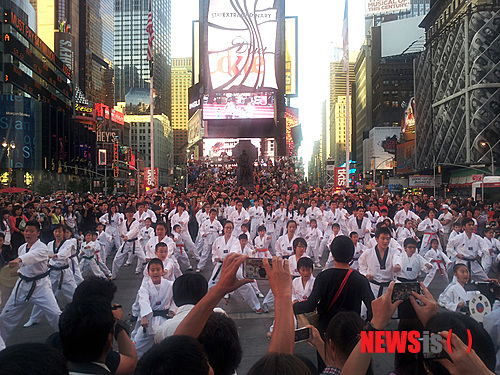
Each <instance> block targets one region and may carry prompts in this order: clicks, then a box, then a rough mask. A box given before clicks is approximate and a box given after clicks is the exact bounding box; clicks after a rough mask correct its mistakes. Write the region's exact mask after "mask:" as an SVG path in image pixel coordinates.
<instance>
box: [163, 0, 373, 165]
mask: <svg viewBox="0 0 500 375" xmlns="http://www.w3.org/2000/svg"><path fill="white" fill-rule="evenodd" d="M344 4H345V1H344V0H315V1H304V0H286V9H285V12H286V15H287V16H298V22H299V43H298V51H299V96H298V98H296V99H292V106H294V107H298V108H299V116H300V119H299V120H300V123H301V124H302V134H303V136H304V140H303V141H302V146H301V147H300V149H299V156H302V157H303V158H304V162H305V163H307V161H308V160H309V159H310V157H311V152H312V148H313V144H314V141H316V140H319V137H320V133H321V103H322V101H323V100H326V101H327V110H328V106H329V99H328V98H329V80H330V78H329V62H330V51H331V49H332V47H333V46H340V47H341V46H342V20H343V17H344ZM364 7H365V5H364V1H363V0H349V9H350V11H349V40H350V42H349V44H350V50H351V51H354V50H358V49H359V47H360V46H361V44H362V43H363V36H364V9H365V8H364ZM197 19H198V0H172V57H189V56H191V54H192V52H191V51H192V48H191V46H192V35H191V22H192V21H193V20H197ZM311 130H312V131H311ZM306 165H307V164H306Z"/></svg>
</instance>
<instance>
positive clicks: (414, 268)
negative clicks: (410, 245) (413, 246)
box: [393, 251, 427, 280]
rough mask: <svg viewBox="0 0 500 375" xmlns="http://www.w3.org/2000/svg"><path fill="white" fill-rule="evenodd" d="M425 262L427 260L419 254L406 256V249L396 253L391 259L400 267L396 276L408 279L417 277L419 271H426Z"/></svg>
mask: <svg viewBox="0 0 500 375" xmlns="http://www.w3.org/2000/svg"><path fill="white" fill-rule="evenodd" d="M426 263H427V261H426V260H425V259H424V257H422V256H421V255H420V254H417V253H415V254H413V255H412V256H411V257H408V254H407V253H406V251H403V252H401V253H399V254H396V255H395V256H394V260H393V264H394V265H395V266H396V265H399V266H400V267H401V271H400V272H398V276H399V277H403V278H405V279H408V280H414V279H416V278H417V277H418V274H419V273H420V271H426V270H427V267H425V264H426Z"/></svg>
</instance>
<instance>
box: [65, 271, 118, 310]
mask: <svg viewBox="0 0 500 375" xmlns="http://www.w3.org/2000/svg"><path fill="white" fill-rule="evenodd" d="M116 290H117V288H116V285H115V283H114V282H113V281H111V280H108V279H104V278H101V277H97V276H89V277H87V278H85V280H83V281H82V282H81V284H80V285H78V286H77V287H76V289H75V293H74V294H73V302H80V301H85V300H87V299H93V298H98V297H102V298H105V299H106V300H108V301H109V305H110V306H111V301H113V298H114V297H115V293H116Z"/></svg>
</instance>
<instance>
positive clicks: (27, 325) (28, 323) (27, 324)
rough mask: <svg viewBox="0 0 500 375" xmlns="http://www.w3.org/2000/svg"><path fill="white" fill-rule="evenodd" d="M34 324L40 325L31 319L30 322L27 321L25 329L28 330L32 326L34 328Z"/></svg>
mask: <svg viewBox="0 0 500 375" xmlns="http://www.w3.org/2000/svg"><path fill="white" fill-rule="evenodd" d="M34 324H38V323H37V322H34V321H33V320H31V319H30V320H28V321H27V322H26V323H25V324H24V325H23V327H24V328H28V327H31V326H32V325H34Z"/></svg>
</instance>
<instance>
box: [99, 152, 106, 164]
mask: <svg viewBox="0 0 500 375" xmlns="http://www.w3.org/2000/svg"><path fill="white" fill-rule="evenodd" d="M106 161H107V160H106V149H104V148H101V149H99V165H106V164H107V163H106Z"/></svg>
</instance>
